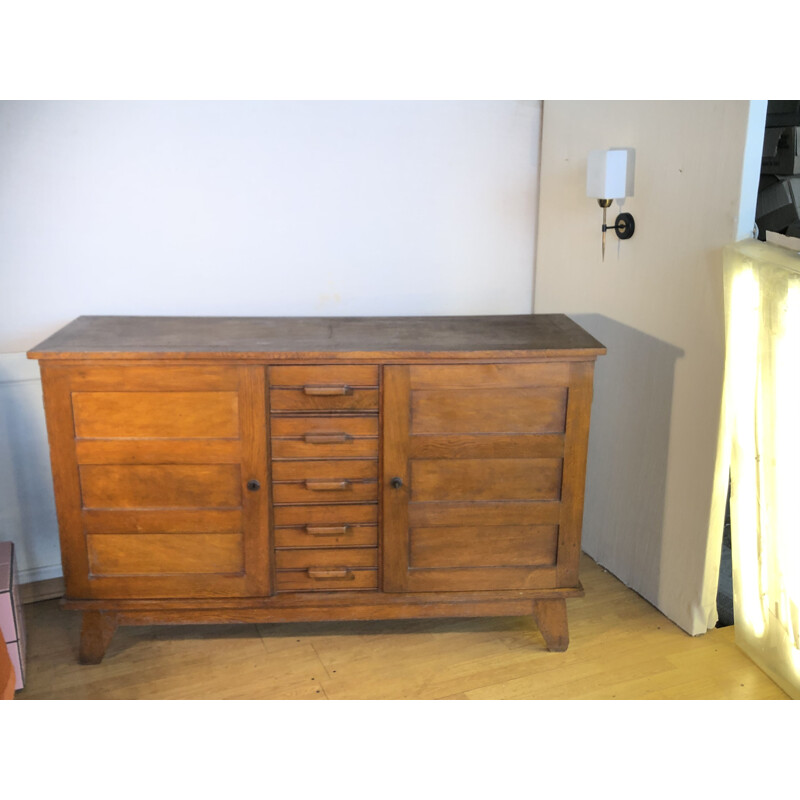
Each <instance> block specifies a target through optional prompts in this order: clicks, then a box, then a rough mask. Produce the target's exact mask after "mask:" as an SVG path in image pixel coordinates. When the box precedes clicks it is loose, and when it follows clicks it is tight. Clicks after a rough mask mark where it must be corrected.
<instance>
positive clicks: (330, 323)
mask: <svg viewBox="0 0 800 800" xmlns="http://www.w3.org/2000/svg"><path fill="white" fill-rule="evenodd" d="M604 352H605V348H604V347H603V345H602V344H600V342H598V341H597V340H596V339H595V338H594V337H592V336H591V335H589V334H588V333H587V332H586V331H585V330H583V328H581V327H580V326H579V325H576V324H575V323H574V322H573V321H572V320H570V319H569V317H567V316H565V315H563V314H535V315H534V314H525V315H517V316H511V315H509V316H483V317H475V316H473V317H336V318H324V317H291V318H290V317H271V318H263V317H102V316H99V317H98V316H94V317H91V316H86V317H78V319H76V320H74V321H73V322H71V323H70V324H69V325H67V326H66V327H64V328H62V329H61V330H60V331H58V332H56V333H54V334H53V335H52V336H50V337H49V338H47V339H45V340H44V341H43V342H41V343H40V344H38V345H37V346H36V347H34V348H33V349H32V350H31V351H30V352H29V353H28V356H29V357H30V358H47V359H84V360H85V359H93V358H94V359H97V358H117V359H120V358H123V359H124V358H129V359H163V358H170V359H177V360H182V359H186V358H208V359H230V358H232V357H235V358H238V359H241V358H254V359H258V360H267V361H280V360H281V359H282V358H283V359H286V358H297V359H302V360H304V361H307V360H309V359H316V360H318V361H323V362H324V361H326V360H327V361H331V360H336V359H337V358H345V359H350V360H354V359H359V358H364V359H368V358H372V359H374V358H381V359H383V358H385V357H387V356H388V357H389V358H391V357H394V358H396V359H397V358H413V357H420V356H421V357H424V358H430V356H431V354H439V355H444V356H447V357H448V358H468V359H471V360H474V359H481V358H536V357H539V358H550V357H553V356H557V357H561V358H564V357H569V356H577V357H581V358H586V357H589V358H594V357H596V356H598V355H602V354H603V353H604Z"/></svg>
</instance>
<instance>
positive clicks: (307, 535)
mask: <svg viewBox="0 0 800 800" xmlns="http://www.w3.org/2000/svg"><path fill="white" fill-rule="evenodd" d="M320 546H324V547H377V546H378V526H377V525H347V524H338V525H336V524H334V525H328V524H316V525H314V524H309V525H298V526H297V527H293V528H276V529H275V547H320Z"/></svg>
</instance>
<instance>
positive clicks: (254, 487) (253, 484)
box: [247, 481, 261, 492]
mask: <svg viewBox="0 0 800 800" xmlns="http://www.w3.org/2000/svg"><path fill="white" fill-rule="evenodd" d="M247 488H248V489H249V490H250V491H251V492H257V491H258V490H259V489H260V488H261V484H260V483H259V482H258V481H247Z"/></svg>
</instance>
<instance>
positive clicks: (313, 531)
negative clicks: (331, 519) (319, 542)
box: [306, 525, 350, 536]
mask: <svg viewBox="0 0 800 800" xmlns="http://www.w3.org/2000/svg"><path fill="white" fill-rule="evenodd" d="M349 530H350V526H349V525H306V533H307V534H309V535H310V536H343V535H344V534H346V533H347V531H349Z"/></svg>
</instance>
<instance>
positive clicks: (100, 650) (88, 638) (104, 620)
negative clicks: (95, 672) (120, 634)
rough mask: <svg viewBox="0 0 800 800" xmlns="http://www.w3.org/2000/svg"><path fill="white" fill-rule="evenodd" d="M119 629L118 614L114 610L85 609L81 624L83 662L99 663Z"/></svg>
mask: <svg viewBox="0 0 800 800" xmlns="http://www.w3.org/2000/svg"><path fill="white" fill-rule="evenodd" d="M116 629H117V615H116V614H115V613H114V612H113V611H84V612H83V625H82V626H81V648H80V653H79V655H78V661H80V663H81V664H99V663H100V662H101V661H102V660H103V656H104V655H105V654H106V648H107V647H108V643H109V642H110V641H111V637H112V636H113V635H114V631H115V630H116Z"/></svg>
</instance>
